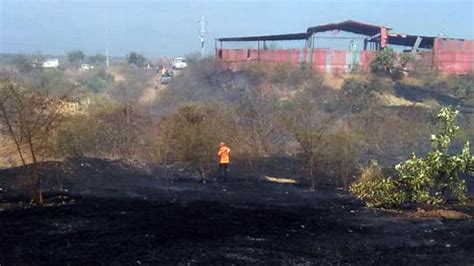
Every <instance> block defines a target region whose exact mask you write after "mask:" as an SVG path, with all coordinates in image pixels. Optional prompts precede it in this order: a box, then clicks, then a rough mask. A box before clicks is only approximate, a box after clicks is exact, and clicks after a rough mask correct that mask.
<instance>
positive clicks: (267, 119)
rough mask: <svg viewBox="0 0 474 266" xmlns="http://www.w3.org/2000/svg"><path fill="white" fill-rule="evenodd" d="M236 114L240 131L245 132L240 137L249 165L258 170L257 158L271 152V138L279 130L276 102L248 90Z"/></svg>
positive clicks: (269, 97)
mask: <svg viewBox="0 0 474 266" xmlns="http://www.w3.org/2000/svg"><path fill="white" fill-rule="evenodd" d="M236 114H237V120H238V123H239V126H240V128H241V130H244V131H245V134H242V137H243V141H244V143H245V144H246V146H247V147H248V148H249V156H248V159H249V164H250V165H251V166H252V167H253V168H255V169H258V166H257V165H256V164H257V161H258V158H260V157H261V156H262V155H268V154H270V153H271V152H272V148H273V147H272V146H273V145H272V144H273V143H272V142H273V139H272V136H274V135H276V134H275V133H276V132H277V131H278V128H279V123H278V122H279V121H278V119H277V115H276V114H277V101H276V99H274V98H272V97H271V96H265V95H262V94H261V93H259V91H257V90H248V91H246V92H245V93H244V95H242V98H241V100H240V103H239V105H238V106H237V108H236Z"/></svg>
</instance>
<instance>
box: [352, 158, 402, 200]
mask: <svg viewBox="0 0 474 266" xmlns="http://www.w3.org/2000/svg"><path fill="white" fill-rule="evenodd" d="M350 191H351V192H352V193H353V194H354V195H355V196H356V197H357V198H359V199H360V200H362V201H364V202H365V203H366V205H367V206H368V207H394V206H398V205H400V204H402V203H403V202H404V201H405V194H404V193H403V192H402V191H401V190H400V188H399V187H398V184H397V182H396V181H395V180H393V179H392V178H390V177H385V176H384V174H383V172H382V169H381V168H380V166H379V165H378V164H377V162H375V161H372V162H371V163H370V164H369V165H368V166H366V167H364V168H363V169H362V173H361V175H360V176H359V177H358V179H357V180H356V181H355V182H354V183H352V185H351V186H350Z"/></svg>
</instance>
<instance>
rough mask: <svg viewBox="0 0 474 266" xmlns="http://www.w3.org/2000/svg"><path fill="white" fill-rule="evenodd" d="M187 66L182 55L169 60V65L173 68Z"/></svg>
mask: <svg viewBox="0 0 474 266" xmlns="http://www.w3.org/2000/svg"><path fill="white" fill-rule="evenodd" d="M187 66H188V65H187V64H186V59H184V58H182V57H176V58H175V59H173V61H171V67H172V68H173V69H184V68H186V67H187Z"/></svg>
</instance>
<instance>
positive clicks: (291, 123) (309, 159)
mask: <svg viewBox="0 0 474 266" xmlns="http://www.w3.org/2000/svg"><path fill="white" fill-rule="evenodd" d="M305 96H307V95H299V96H298V97H296V98H295V99H294V100H293V101H292V102H291V103H290V104H289V106H288V111H287V112H285V115H284V116H283V117H282V119H283V124H284V126H285V128H286V129H287V130H288V131H289V132H290V133H291V135H292V136H293V137H294V138H295V140H296V141H297V142H298V143H299V144H300V146H301V155H302V157H303V160H304V163H305V168H306V170H307V175H308V181H309V187H310V189H312V190H313V189H314V188H315V187H316V180H315V178H314V174H315V169H316V165H317V156H318V154H319V153H320V150H319V149H320V148H321V147H322V145H323V142H322V138H323V136H324V134H325V133H326V131H327V130H328V129H329V128H330V122H331V121H332V120H333V117H332V116H330V115H329V114H328V113H326V112H325V111H324V110H323V109H322V108H321V106H320V104H319V103H318V102H317V101H313V100H312V99H311V98H309V97H305Z"/></svg>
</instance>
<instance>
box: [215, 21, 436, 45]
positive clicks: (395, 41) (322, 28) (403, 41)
mask: <svg viewBox="0 0 474 266" xmlns="http://www.w3.org/2000/svg"><path fill="white" fill-rule="evenodd" d="M384 28H385V29H387V31H388V34H387V44H391V45H401V46H411V47H412V46H414V45H415V43H416V40H417V38H418V37H420V38H421V42H420V43H419V45H418V47H419V48H428V49H431V48H433V44H434V40H435V38H436V37H432V36H421V35H408V34H399V33H394V32H391V31H389V30H391V28H388V27H385V26H378V25H371V24H366V23H361V22H358V21H354V20H346V21H343V22H340V23H329V24H325V25H319V26H314V27H309V28H308V29H307V30H306V32H302V33H292V34H278V35H260V36H247V37H231V38H219V39H217V40H218V41H221V42H223V41H290V40H306V39H309V38H310V37H311V35H313V34H315V33H319V32H326V31H335V30H340V31H345V32H351V33H354V34H360V35H365V36H368V37H372V38H368V39H369V40H377V39H378V38H380V34H381V32H382V29H384Z"/></svg>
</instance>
